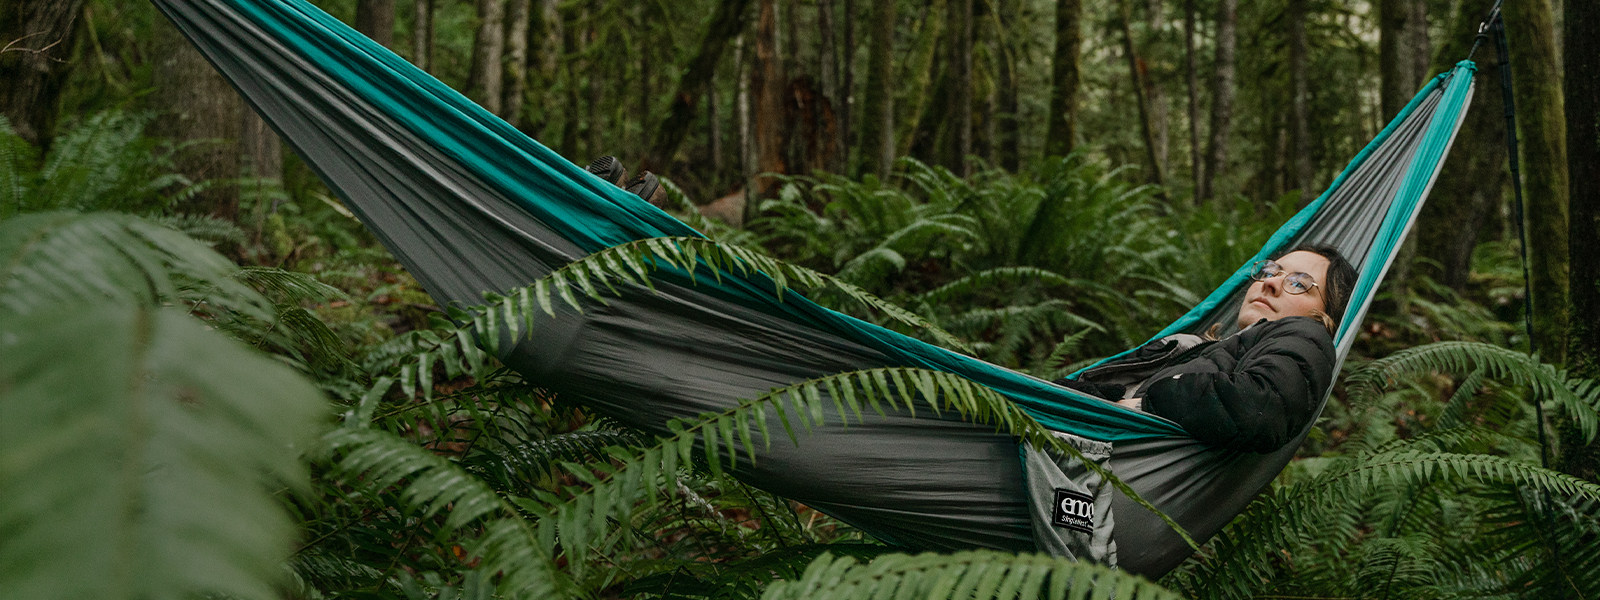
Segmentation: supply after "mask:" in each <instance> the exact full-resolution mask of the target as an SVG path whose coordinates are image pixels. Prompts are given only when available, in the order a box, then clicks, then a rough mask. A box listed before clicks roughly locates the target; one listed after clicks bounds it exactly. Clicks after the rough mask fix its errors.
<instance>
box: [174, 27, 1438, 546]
mask: <svg viewBox="0 0 1600 600" xmlns="http://www.w3.org/2000/svg"><path fill="white" fill-rule="evenodd" d="M153 1H154V2H155V4H156V5H157V6H158V7H159V8H160V9H161V10H162V11H163V12H164V13H166V14H167V16H168V17H169V18H171V19H172V21H173V22H174V23H175V24H177V25H178V27H179V28H180V29H181V30H182V31H183V33H184V34H185V35H186V36H188V37H189V39H190V40H192V41H193V42H194V43H195V45H196V46H197V47H198V48H199V49H200V50H201V52H202V54H204V55H205V56H206V57H207V58H208V59H209V60H210V61H211V62H212V64H213V65H215V66H216V67H217V69H218V70H219V71H221V72H222V74H223V75H224V76H225V77H226V78H227V79H228V80H229V81H230V82H232V83H233V85H234V86H235V87H236V88H237V89H238V90H239V91H240V93H241V94H242V95H243V96H244V97H245V99H246V100H247V101H248V102H249V103H250V104H251V106H252V107H254V108H255V109H256V111H257V112H258V113H260V114H261V115H262V116H263V117H264V118H265V119H266V120H267V122H268V123H270V124H271V125H272V127H274V128H275V129H276V130H277V131H278V132H279V134H280V135H281V136H282V137H283V139H284V140H285V141H286V142H287V143H288V144H290V146H291V147H292V148H293V149H294V150H295V151H296V152H297V153H298V154H299V155H300V156H301V157H302V158H303V159H304V160H305V162H306V163H307V164H308V165H310V166H311V168H312V169H314V170H315V171H316V172H317V173H318V175H319V176H321V178H322V179H323V181H325V182H326V183H327V184H328V185H329V186H330V188H332V189H333V190H334V191H335V192H336V193H337V194H338V195H339V197H340V198H341V199H342V200H343V201H344V203H345V204H346V206H348V207H349V208H350V209H351V210H352V211H353V212H354V213H355V214H356V215H357V216H358V217H359V218H360V220H361V221H362V222H363V223H364V224H365V225H366V226H367V227H368V228H369V229H371V230H372V231H373V232H374V234H375V235H376V236H377V237H378V239H379V240H380V241H381V242H382V243H383V244H384V245H385V246H386V247H387V248H388V249H389V250H390V251H391V252H393V253H394V255H395V256H396V257H397V258H398V259H399V260H400V261H401V263H402V264H404V266H405V267H406V268H407V269H408V270H409V271H410V272H411V273H412V274H413V275H414V276H415V277H416V278H417V279H418V281H420V282H421V283H422V285H423V286H424V287H425V288H426V289H427V290H428V292H429V293H430V294H431V295H432V296H433V297H434V298H435V299H436V300H437V301H438V302H440V303H441V304H460V305H476V304H481V303H482V294H483V293H484V292H501V291H505V290H510V289H514V288H518V287H522V286H526V285H528V284H530V283H532V282H533V281H535V280H537V279H539V278H540V277H542V276H544V275H546V274H548V273H550V272H551V271H552V270H554V269H556V268H559V267H561V266H562V265H565V264H567V263H569V262H571V261H573V260H576V259H578V258H580V257H581V256H582V255H583V252H582V251H580V250H579V249H578V248H577V247H576V246H575V245H574V244H572V243H570V242H568V241H566V240H565V239H564V238H563V237H562V236H561V235H560V234H559V233H558V228H559V226H560V224H550V223H543V222H541V221H540V220H539V219H537V218H534V217H533V216H531V215H530V214H529V213H527V212H526V211H524V210H523V209H521V208H519V207H518V205H517V204H516V203H515V202H513V201H512V200H511V199H509V198H505V197H503V196H501V195H500V194H498V193H497V192H496V191H495V190H494V189H493V188H492V187H490V186H488V185H486V184H484V183H483V182H481V181H479V180H478V179H476V178H475V177H474V176H473V175H471V174H470V173H469V172H468V171H467V170H466V169H463V168H462V167H461V166H460V165H458V164H456V163H454V162H452V159H450V158H448V157H446V156H444V155H443V154H442V153H440V152H438V151H436V150H434V149H433V148H431V147H430V145H429V144H428V143H427V142H426V141H425V140H423V139H420V138H419V137H417V136H416V135H414V134H412V133H411V132H410V130H409V129H408V128H406V127H405V126H403V124H401V123H398V122H396V121H395V120H394V119H393V118H391V117H390V116H388V115H386V114H384V112H383V111H382V110H380V109H379V108H377V107H375V106H372V105H370V104H368V103H367V102H365V101H364V100H362V98H360V97H359V96H357V95H356V94H353V93H350V92H349V91H348V90H347V89H345V87H344V86H342V85H341V83H340V82H339V81H336V80H334V79H333V78H331V77H329V76H328V75H327V74H326V73H325V71H324V70H323V69H322V68H320V67H319V66H318V65H315V64H310V63H309V62H308V61H306V60H304V59H303V58H302V57H299V56H296V55H295V54H294V53H293V52H290V51H289V50H287V49H286V48H283V47H282V46H280V45H278V44H276V43H275V42H274V41H273V36H272V35H270V34H269V33H268V32H264V31H261V30H260V29H258V28H257V27H255V26H254V25H253V24H252V23H250V22H249V21H248V20H247V19H244V18H241V17H240V16H239V15H237V14H235V13H234V12H233V10H232V9H231V8H229V6H228V5H227V4H226V3H225V2H223V1H222V0H153ZM263 1H270V0H263ZM1437 100H1438V98H1437V95H1436V96H1435V97H1434V98H1433V99H1431V100H1430V102H1432V103H1435V104H1436V103H1437ZM1431 114H1432V107H1431V105H1430V106H1429V107H1428V109H1427V110H1422V109H1419V110H1418V111H1417V112H1416V113H1415V114H1414V115H1413V117H1412V119H1411V121H1417V123H1411V122H1410V121H1408V122H1407V124H1406V127H1404V128H1402V130H1401V131H1397V132H1396V134H1395V136H1394V138H1393V140H1392V142H1391V143H1390V144H1388V145H1387V146H1385V148H1383V149H1380V151H1379V152H1380V154H1378V155H1375V156H1373V157H1372V158H1371V159H1370V160H1368V161H1367V162H1366V163H1365V165H1364V166H1363V168H1362V169H1360V170H1358V171H1357V173H1355V174H1354V175H1353V176H1352V178H1351V179H1350V180H1349V181H1348V182H1347V183H1346V185H1345V186H1343V187H1342V188H1341V189H1340V191H1339V192H1338V193H1337V194H1335V195H1334V196H1333V197H1332V198H1330V199H1329V201H1328V204H1327V209H1325V210H1324V211H1323V213H1322V214H1320V215H1319V216H1318V218H1317V219H1316V220H1315V221H1314V222H1313V224H1312V225H1311V226H1309V227H1308V228H1307V230H1306V231H1305V233H1304V234H1303V235H1302V236H1301V237H1302V239H1307V240H1326V241H1332V242H1335V243H1336V244H1337V245H1339V246H1341V247H1342V248H1348V251H1349V252H1350V253H1351V255H1352V260H1353V262H1357V264H1360V263H1359V262H1358V261H1355V259H1356V258H1357V257H1359V256H1364V255H1365V248H1366V245H1367V244H1369V243H1370V241H1371V237H1372V233H1371V232H1373V231H1376V229H1377V223H1378V222H1380V221H1381V220H1382V219H1383V215H1384V210H1385V208H1384V206H1383V205H1384V203H1382V202H1373V201H1372V198H1373V197H1374V196H1375V195H1379V194H1382V193H1384V191H1385V190H1388V191H1389V192H1390V193H1391V194H1392V191H1393V189H1394V187H1395V186H1396V185H1397V182H1398V179H1399V178H1400V176H1401V175H1402V174H1403V171H1404V168H1403V165H1404V164H1406V161H1405V160H1404V159H1405V157H1406V156H1408V155H1409V152H1411V151H1412V150H1410V148H1413V147H1414V146H1415V141H1416V139H1417V137H1418V136H1420V132H1421V129H1422V125H1423V124H1425V123H1426V119H1427V118H1428V116H1429V115H1431ZM1383 152H1388V153H1389V154H1382V153H1383ZM1363 236H1365V238H1363ZM619 289H621V290H622V295H621V297H620V298H612V299H608V303H607V304H605V305H599V304H593V303H590V304H589V305H588V306H587V307H586V310H585V311H584V313H582V314H578V313H576V312H575V311H571V310H562V311H559V313H558V315H557V317H556V318H553V319H544V320H542V321H540V322H539V324H538V326H537V327H536V329H535V331H534V332H533V334H532V336H531V338H530V339H527V340H525V341H523V342H521V343H519V344H517V345H516V346H515V347H514V348H513V349H512V350H510V351H509V352H507V353H505V354H503V355H502V360H503V361H504V362H505V363H506V364H507V365H508V366H511V367H513V368H515V369H517V370H518V371H519V372H520V373H522V374H523V375H524V376H526V377H528V378H529V379H530V380H533V381H536V382H539V383H540V384H541V385H547V386H548V387H550V388H551V389H553V390H555V391H557V392H558V393H560V394H562V395H563V396H567V397H570V398H572V399H575V400H578V401H580V402H582V403H584V404H586V405H588V406H590V407H593V408H594V409H595V410H597V411H599V412H601V413H603V414H606V415H608V416H610V417H612V418H614V419H616V420H618V421H620V422H623V423H626V424H629V425H632V426H635V427H639V428H641V429H644V430H646V431H651V432H655V433H664V432H665V429H664V424H665V422H666V420H667V419H671V418H689V417H694V416H695V415H698V414H702V413H706V412H716V411H721V410H725V409H727V408H729V407H731V406H733V404H734V403H735V402H736V401H737V400H738V399H740V398H754V397H756V396H758V395H760V394H762V393H764V392H766V391H768V390H770V389H772V388H775V387H780V386H785V385H789V384H793V383H796V382H800V381H804V380H807V379H812V378H816V377H819V376H824V375H830V374H834V373H839V372H842V371H851V370H857V369H863V368H873V367H881V366H890V363H889V362H888V361H887V359H886V358H885V357H884V356H883V355H882V354H880V353H879V352H878V351H876V350H873V349H871V348H868V347H866V346H863V345H861V344H859V343H856V342H854V341H851V340H848V339H843V338H840V337H838V336H835V335H831V334H828V333H826V332H822V331H819V330H817V329H814V328H811V327H809V326H807V325H805V324H799V323H795V322H793V321H790V320H785V319H782V318H779V317H777V316H774V315H770V314H766V313H763V312H760V311H757V310H754V309H750V308H747V307H744V306H741V305H737V304H734V303H732V302H728V301H724V300H720V299H718V298H716V297H712V296H710V295H707V294H703V293H698V292H697V291H696V290H694V289H693V288H692V287H685V286H679V285H673V284H668V283H661V284H658V285H657V286H656V290H655V291H650V290H648V289H643V288H631V287H629V288H623V287H620V286H619ZM1236 304H1237V302H1236V301H1234V303H1233V304H1232V305H1231V306H1235V307H1236ZM1364 309H1365V307H1364V306H1363V307H1361V310H1362V311H1364ZM1218 312H1219V313H1226V312H1229V311H1228V310H1219V311H1218ZM1351 313H1352V314H1351V316H1350V317H1347V318H1359V317H1360V314H1359V313H1358V312H1357V311H1355V310H1352V311H1351ZM1231 318H1232V317H1231V316H1229V315H1227V314H1219V315H1216V318H1215V319H1213V320H1212V321H1213V322H1219V321H1220V322H1227V321H1229V320H1231ZM1203 328H1204V327H1203V326H1202V327H1200V329H1203ZM1345 350H1347V347H1341V356H1342V354H1343V352H1344V351H1345ZM771 425H772V427H771V429H772V430H773V431H778V432H781V431H782V427H781V425H779V424H777V423H776V422H774V423H772V424H771ZM1303 437H1304V433H1302V434H1301V438H1302V439H1303ZM1298 443H1299V440H1296V442H1295V443H1293V444H1291V445H1290V446H1288V447H1286V448H1285V449H1284V450H1281V451H1279V452H1277V453H1274V454H1267V455H1255V454H1241V453H1238V452H1233V451H1221V450H1218V449H1215V448H1209V447H1206V446H1203V445H1201V444H1199V443H1198V442H1194V441H1193V440H1188V439H1179V438H1175V439H1156V440H1147V441H1142V442H1134V443H1123V444H1120V445H1118V446H1117V447H1115V448H1114V452H1113V454H1112V456H1111V458H1110V461H1109V464H1110V465H1111V467H1112V469H1113V470H1114V472H1115V473H1116V474H1117V475H1118V476H1119V477H1120V478H1121V479H1123V481H1125V482H1127V483H1128V484H1129V485H1130V486H1132V487H1133V488H1134V489H1135V490H1136V491H1137V492H1138V493H1139V494H1140V495H1141V496H1142V497H1144V498H1146V499H1147V500H1149V501H1151V502H1152V503H1154V504H1155V505H1156V506H1157V507H1159V508H1161V510H1163V511H1164V512H1166V513H1167V514H1169V515H1171V516H1172V517H1173V518H1175V519H1176V520H1177V521H1178V522H1179V523H1181V524H1182V525H1183V526H1184V527H1185V528H1186V529H1187V530H1188V531H1189V532H1190V533H1191V534H1192V535H1193V536H1194V537H1195V538H1196V539H1200V540H1204V539H1206V538H1208V537H1210V536H1211V535H1213V534H1214V533H1215V532H1216V531H1217V530H1218V529H1220V528H1221V527H1222V526H1223V525H1224V524H1226V523H1227V521H1228V520H1229V519H1231V518H1232V517H1233V516H1234V515H1235V514H1237V512H1238V511H1239V510H1241V509H1242V508H1243V507H1244V506H1245V505H1246V504H1248V503H1249V501H1250V500H1251V499H1252V498H1253V497H1254V496H1255V495H1256V494H1257V492H1258V491H1259V490H1260V489H1261V488H1262V487H1263V486H1264V485H1266V484H1267V483H1268V482H1270V481H1271V479H1272V478H1273V477H1274V476H1275V475H1276V474H1277V473H1278V471H1279V470H1281V468H1282V466H1283V465H1284V464H1285V463H1286V462H1287V461H1288V460H1289V458H1290V457H1291V456H1292V455H1293V453H1294V448H1295V447H1297V446H1298ZM1022 462H1023V461H1021V460H1020V459H1019V452H1018V448H1017V445H1016V442H1015V440H1014V439H1013V438H1011V437H1010V436H1006V435H1000V434H996V433H994V432H993V428H992V427H988V426H984V425H979V424H969V423H964V422H960V421H959V420H956V419H954V418H953V417H950V416H946V417H945V418H937V417H932V416H931V415H929V414H927V412H926V411H919V412H918V417H917V418H915V419H912V418H910V417H909V415H905V414H901V413H891V414H889V415H887V416H877V415H869V416H868V418H867V422H866V423H861V424H857V423H851V424H849V425H848V426H847V427H843V426H837V425H834V426H828V427H822V428H819V429H818V430H816V431H815V432H813V433H811V434H809V435H804V436H803V437H802V439H801V440H800V441H799V443H798V445H796V444H793V443H790V442H789V441H788V440H787V439H783V438H781V436H780V438H779V439H775V440H774V441H773V443H772V444H771V447H770V450H768V451H767V452H765V453H763V454H762V456H761V457H760V460H759V462H758V463H757V464H756V465H755V466H753V467H751V466H748V465H747V466H744V467H742V468H741V469H740V470H739V472H738V475H739V477H740V478H741V479H743V480H744V481H746V482H748V483H750V484H751V485H754V486H756V487H759V488H762V489H765V490H768V491H771V492H773V493H777V494H779V495H783V496H785V497H789V498H793V499H795V500H798V501H800V502H803V503H805V504H807V505H810V506H813V507H815V508H817V509H819V510H823V511H824V512H827V513H828V514H830V515H833V516H834V517H837V518H839V519H840V520H843V521H845V522H847V523H850V524H852V525H855V526H857V527H860V528H862V529H864V530H866V531H868V532H869V533H872V534H873V535H875V536H877V537H879V538H881V539H883V540H885V541H887V542H890V543H894V544H898V545H903V546H906V547H908V548H913V549H926V550H954V549H961V548H971V547H982V548H997V549H1004V550H1021V551H1029V550H1034V549H1036V548H1037V547H1038V546H1037V545H1036V543H1035V539H1036V538H1035V535H1034V526H1035V524H1034V521H1033V519H1031V518H1030V500H1029V494H1028V492H1027V489H1026V484H1025V482H1024V474H1023V467H1022ZM1058 466H1059V463H1058ZM1029 477H1030V478H1032V477H1033V475H1029ZM1111 510H1112V511H1114V512H1115V514H1116V529H1115V532H1114V535H1115V539H1114V543H1115V545H1116V547H1117V556H1118V564H1119V566H1120V567H1121V568H1123V569H1126V570H1128V571H1132V572H1134V573H1140V574H1144V575H1147V576H1151V577H1158V576H1160V575H1161V574H1163V573H1165V572H1166V571H1168V570H1170V569H1171V568H1172V567H1173V566H1175V565H1176V564H1178V563H1179V562H1181V561H1182V560H1183V559H1184V558H1185V557H1187V556H1188V555H1189V554H1190V549H1189V548H1188V546H1187V545H1185V544H1184V543H1183V542H1182V541H1179V540H1178V538H1177V536H1176V534H1175V533H1173V532H1172V531H1171V530H1170V529H1167V526H1166V525H1165V524H1164V523H1162V522H1161V521H1160V520H1159V519H1157V518H1156V517H1155V516H1154V515H1152V514H1151V513H1150V512H1149V511H1147V510H1145V509H1144V508H1142V507H1139V506H1138V505H1136V504H1133V503H1132V502H1131V501H1129V500H1128V499H1127V498H1124V497H1122V495H1121V494H1117V495H1116V496H1115V497H1114V499H1113V501H1112V507H1111ZM1110 543H1111V541H1107V542H1106V544H1110ZM1045 549H1047V550H1048V549H1050V548H1048V547H1047V548H1045Z"/></svg>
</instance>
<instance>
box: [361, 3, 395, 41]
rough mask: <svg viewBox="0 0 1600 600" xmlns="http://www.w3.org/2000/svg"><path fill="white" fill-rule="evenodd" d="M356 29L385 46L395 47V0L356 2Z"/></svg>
mask: <svg viewBox="0 0 1600 600" xmlns="http://www.w3.org/2000/svg"><path fill="white" fill-rule="evenodd" d="M355 27H356V31H359V32H361V34H362V35H365V36H367V37H369V38H372V41H374V42H377V43H379V44H382V45H383V47H385V48H393V47H394V0H359V1H358V2H356V25H355Z"/></svg>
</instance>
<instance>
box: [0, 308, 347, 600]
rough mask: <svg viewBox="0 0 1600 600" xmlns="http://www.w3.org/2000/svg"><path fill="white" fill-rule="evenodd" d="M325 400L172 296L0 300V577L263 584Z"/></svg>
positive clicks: (93, 588) (64, 590)
mask: <svg viewBox="0 0 1600 600" xmlns="http://www.w3.org/2000/svg"><path fill="white" fill-rule="evenodd" d="M324 407H325V404H324V403H323V402H322V400H321V398H320V394H319V393H318V392H317V390H316V388H315V387H313V386H312V385H311V384H310V383H309V382H307V381H305V380H304V379H302V378H301V377H299V376H298V375H297V374H295V373H294V372H293V371H292V370H290V369H288V368H286V367H285V366H283V365H281V364H279V363H278V362H276V361H274V360H271V359H269V358H267V357H265V356H262V355H260V354H258V353H256V352H255V351H253V350H250V349H248V348H246V347H244V346H242V345H240V344H239V343H237V342H234V341H231V340H228V339H227V338H226V337H224V336H222V335H219V334H218V333H217V332H214V331H208V330H207V329H206V327H205V326H203V325H202V324H201V323H200V322H198V321H196V320H194V319H192V318H190V317H187V316H185V315H184V314H183V313H182V312H179V311H176V310H170V309H165V310H163V309H152V308H143V307H138V306H117V305H112V304H90V305H84V304H77V305H75V306H73V307H71V308H65V309H55V310H42V309H41V310H36V311H34V312H32V313H31V314H28V315H19V314H17V313H13V312H8V311H0V531H5V532H6V534H5V535H3V536H0V590H4V595H6V596H8V597H18V598H40V599H47V598H129V599H133V598H157V597H196V596H202V595H215V594H220V595H227V596H231V597H237V598H258V599H263V600H265V599H269V598H278V597H279V595H278V593H277V592H276V591H275V588H274V586H275V585H276V584H277V583H279V582H280V581H281V578H282V576H283V573H284V571H283V570H282V569H281V566H280V565H281V561H282V560H283V558H284V557H285V556H286V555H287V554H288V552H289V550H290V544H291V542H292V541H293V539H294V537H295V531H294V528H293V527H292V523H291V522H290V520H289V519H288V516H287V515H285V514H284V511H283V509H282V507H281V505H280V504H279V503H278V501H277V500H275V499H274V498H273V497H272V496H271V494H270V493H269V489H271V488H275V487H281V485H282V484H288V485H290V486H292V487H304V486H305V485H306V474H305V470H304V467H303V466H302V464H301V462H300V460H299V454H300V452H302V451H304V450H305V449H307V448H309V447H310V442H311V441H312V440H314V439H315V432H316V430H317V429H318V420H319V417H320V416H321V414H322V412H323V411H324V410H325V408H324ZM274 481H275V482H278V483H276V484H273V483H267V482H274Z"/></svg>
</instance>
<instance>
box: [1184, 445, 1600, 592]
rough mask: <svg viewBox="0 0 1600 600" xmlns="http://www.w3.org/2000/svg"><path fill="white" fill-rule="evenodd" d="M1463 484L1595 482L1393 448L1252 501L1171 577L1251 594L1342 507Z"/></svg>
mask: <svg viewBox="0 0 1600 600" xmlns="http://www.w3.org/2000/svg"><path fill="white" fill-rule="evenodd" d="M1445 482H1462V483H1470V484H1483V485H1495V486H1513V487H1515V486H1526V487H1529V488H1532V489H1537V490H1542V491H1544V492H1546V493H1550V494H1553V495H1556V496H1559V497H1564V498H1571V499H1574V500H1582V501H1600V485H1597V484H1594V483H1591V482H1588V481H1584V480H1581V479H1577V478H1575V477H1572V476H1570V475H1567V474H1564V473H1559V472H1556V471H1551V470H1548V469H1544V468H1541V467H1539V466H1536V465H1531V464H1528V463H1524V462H1520V461H1516V460H1512V459H1509V458H1505V457H1501V456H1490V455H1481V454H1480V455H1472V454H1447V453H1429V452H1416V451H1411V450H1404V449H1403V450H1399V451H1394V452H1386V453H1382V454H1374V455H1369V456H1365V457H1362V458H1361V459H1360V460H1358V461H1351V462H1349V463H1348V464H1346V465H1344V466H1342V467H1340V468H1335V469H1331V470H1329V471H1328V472H1325V473H1323V474H1322V475H1320V476H1318V477H1316V478H1314V479H1312V480H1310V481H1306V482H1304V483H1300V484H1297V485H1295V486H1293V487H1290V488H1287V489H1278V490H1274V491H1273V492H1272V493H1270V494H1267V495H1264V496H1262V497H1261V498H1258V499H1257V500H1256V501H1255V502H1253V503H1252V504H1251V505H1250V506H1249V507H1248V508H1247V509H1246V510H1245V512H1244V514H1242V515H1240V516H1239V517H1238V518H1236V519H1235V520H1234V522H1233V523H1231V524H1229V526H1228V527H1227V529H1225V530H1224V531H1223V532H1222V533H1221V534H1219V535H1218V536H1217V537H1216V538H1213V541H1212V542H1210V543H1209V544H1207V549H1208V551H1207V552H1204V553H1201V554H1200V555H1197V559H1191V561H1190V562H1189V563H1187V564H1185V565H1184V567H1183V568H1181V569H1180V570H1179V571H1176V572H1174V573H1173V574H1171V575H1169V576H1168V578H1169V579H1167V580H1164V581H1168V580H1170V581H1171V582H1172V583H1173V584H1174V585H1177V586H1178V587H1181V588H1183V589H1187V590H1192V591H1193V593H1195V594H1199V595H1206V596H1208V597H1224V598H1240V597H1249V596H1251V595H1253V594H1255V589H1256V588H1257V587H1258V586H1260V585H1261V584H1262V582H1268V581H1272V580H1274V579H1275V577H1276V573H1277V570H1278V569H1279V565H1278V563H1277V561H1276V556H1278V555H1279V554H1280V553H1281V552H1283V551H1285V549H1293V548H1298V547H1301V546H1302V545H1303V544H1305V543H1306V542H1305V541H1302V538H1301V532H1302V531H1305V530H1309V529H1311V523H1312V521H1313V520H1315V519H1317V518H1321V517H1323V516H1325V515H1326V514H1328V513H1330V512H1336V511H1338V510H1340V509H1341V507H1343V508H1344V509H1348V508H1349V507H1355V506H1359V505H1360V503H1361V502H1362V499H1363V498H1365V497H1367V496H1370V495H1371V494H1372V493H1373V491H1374V490H1382V489H1389V488H1392V487H1394V486H1397V485H1406V486H1411V487H1415V488H1419V489H1420V488H1425V487H1428V486H1436V485H1441V484H1442V483H1445Z"/></svg>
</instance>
